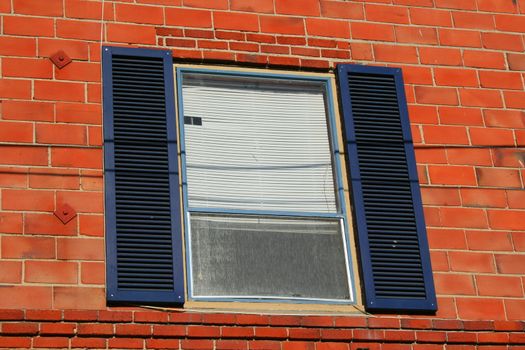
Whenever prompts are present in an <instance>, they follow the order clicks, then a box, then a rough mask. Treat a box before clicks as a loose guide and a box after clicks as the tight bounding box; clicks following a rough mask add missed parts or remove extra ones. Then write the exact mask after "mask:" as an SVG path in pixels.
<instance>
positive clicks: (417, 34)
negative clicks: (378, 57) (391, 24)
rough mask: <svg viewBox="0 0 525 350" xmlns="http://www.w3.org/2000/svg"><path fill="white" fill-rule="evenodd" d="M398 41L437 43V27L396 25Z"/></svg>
mask: <svg viewBox="0 0 525 350" xmlns="http://www.w3.org/2000/svg"><path fill="white" fill-rule="evenodd" d="M394 29H395V32H396V41H397V42H400V43H417V44H429V45H437V44H438V38H437V31H436V29H435V28H421V27H414V28H412V27H395V28H394Z"/></svg>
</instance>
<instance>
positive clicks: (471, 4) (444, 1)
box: [435, 0, 476, 10]
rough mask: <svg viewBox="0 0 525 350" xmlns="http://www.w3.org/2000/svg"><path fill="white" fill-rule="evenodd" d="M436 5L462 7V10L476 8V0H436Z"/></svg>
mask: <svg viewBox="0 0 525 350" xmlns="http://www.w3.org/2000/svg"><path fill="white" fill-rule="evenodd" d="M435 2H436V7H443V8H450V9H460V10H476V0H464V1H461V2H458V1H455V0H435Z"/></svg>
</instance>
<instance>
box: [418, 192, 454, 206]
mask: <svg viewBox="0 0 525 350" xmlns="http://www.w3.org/2000/svg"><path fill="white" fill-rule="evenodd" d="M421 196H422V199H423V204H425V205H445V206H450V205H460V203H461V201H460V198H459V191H458V190H457V189H455V188H435V187H427V188H425V187H422V188H421Z"/></svg>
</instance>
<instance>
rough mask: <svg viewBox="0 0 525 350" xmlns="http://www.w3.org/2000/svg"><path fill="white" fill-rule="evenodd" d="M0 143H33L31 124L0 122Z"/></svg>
mask: <svg viewBox="0 0 525 350" xmlns="http://www.w3.org/2000/svg"><path fill="white" fill-rule="evenodd" d="M0 142H33V124H32V123H26V122H2V121H0Z"/></svg>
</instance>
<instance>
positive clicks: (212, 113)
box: [179, 72, 350, 300]
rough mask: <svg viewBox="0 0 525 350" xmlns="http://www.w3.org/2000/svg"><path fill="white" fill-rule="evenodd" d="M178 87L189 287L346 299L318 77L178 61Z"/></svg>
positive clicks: (235, 294) (229, 293) (226, 293)
mask: <svg viewBox="0 0 525 350" xmlns="http://www.w3.org/2000/svg"><path fill="white" fill-rule="evenodd" d="M179 79H180V77H179ZM181 96H182V106H183V107H182V112H183V116H182V118H181V119H182V124H183V128H182V129H183V133H184V150H183V159H184V164H185V181H186V182H185V186H186V187H185V193H186V196H187V198H186V206H187V212H188V217H189V219H188V221H187V227H188V230H187V235H188V236H187V238H188V241H189V243H188V248H189V250H190V253H189V254H188V258H189V266H190V274H189V275H190V290H191V295H192V297H194V298H200V297H202V298H213V297H220V298H224V297H229V298H252V299H260V298H262V299H264V298H282V299H329V300H349V299H350V289H349V278H348V264H347V258H346V257H347V252H346V248H345V244H344V224H343V220H342V218H341V214H340V209H339V205H338V200H337V192H336V186H335V183H336V181H335V171H334V165H333V161H334V160H333V151H332V150H331V147H330V145H331V142H330V137H329V135H330V129H329V122H328V116H327V92H326V82H325V81H316V80H305V79H288V78H275V77H271V78H270V77H254V76H243V75H234V74H231V75H230V74H215V73H199V72H185V73H183V74H182V83H181ZM179 103H180V102H179Z"/></svg>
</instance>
